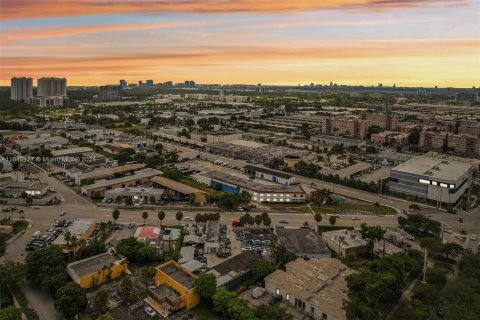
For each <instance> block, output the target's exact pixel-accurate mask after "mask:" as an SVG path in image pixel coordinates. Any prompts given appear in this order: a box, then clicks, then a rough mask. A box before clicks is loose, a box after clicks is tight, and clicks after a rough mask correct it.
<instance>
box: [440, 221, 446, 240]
mask: <svg viewBox="0 0 480 320" xmlns="http://www.w3.org/2000/svg"><path fill="white" fill-rule="evenodd" d="M444 230H445V223H442V233H441V237H440V242H442V243H443V232H444Z"/></svg>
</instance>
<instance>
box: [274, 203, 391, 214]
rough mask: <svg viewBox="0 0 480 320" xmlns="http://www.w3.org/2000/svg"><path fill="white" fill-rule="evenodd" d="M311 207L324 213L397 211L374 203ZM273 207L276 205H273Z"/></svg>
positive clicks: (304, 208)
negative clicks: (376, 205)
mask: <svg viewBox="0 0 480 320" xmlns="http://www.w3.org/2000/svg"><path fill="white" fill-rule="evenodd" d="M311 207H312V209H313V211H315V212H320V213H323V214H329V213H335V209H337V211H338V212H341V210H350V211H359V212H363V211H366V212H367V213H373V214H377V215H388V214H395V213H396V211H395V210H394V209H392V208H389V207H386V206H382V205H380V206H378V207H375V206H374V205H373V204H369V203H342V204H340V205H337V206H335V205H320V206H313V205H312V206H311ZM272 208H274V207H273V206H272ZM277 208H278V207H277ZM282 208H292V209H294V210H296V211H298V212H301V213H311V210H310V209H309V208H308V207H307V206H305V205H303V206H291V205H287V206H283V207H282Z"/></svg>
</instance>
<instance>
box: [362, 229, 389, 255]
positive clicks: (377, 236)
mask: <svg viewBox="0 0 480 320" xmlns="http://www.w3.org/2000/svg"><path fill="white" fill-rule="evenodd" d="M360 228H361V230H360V235H361V236H362V239H363V240H365V241H367V242H368V252H369V254H370V256H373V247H374V244H375V241H380V240H382V239H383V237H384V236H385V232H386V230H384V229H382V227H380V226H369V225H367V224H366V223H362V224H361V225H360Z"/></svg>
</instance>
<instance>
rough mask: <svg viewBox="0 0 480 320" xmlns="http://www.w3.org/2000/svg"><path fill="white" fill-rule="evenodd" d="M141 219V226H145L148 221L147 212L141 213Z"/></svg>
mask: <svg viewBox="0 0 480 320" xmlns="http://www.w3.org/2000/svg"><path fill="white" fill-rule="evenodd" d="M142 219H143V225H145V222H146V220H147V219H148V212H147V211H143V212H142Z"/></svg>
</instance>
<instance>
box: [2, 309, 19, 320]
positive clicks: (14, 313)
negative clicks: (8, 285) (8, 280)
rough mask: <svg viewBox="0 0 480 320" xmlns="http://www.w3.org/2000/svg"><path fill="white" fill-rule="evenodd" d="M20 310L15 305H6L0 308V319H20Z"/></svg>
mask: <svg viewBox="0 0 480 320" xmlns="http://www.w3.org/2000/svg"><path fill="white" fill-rule="evenodd" d="M21 319H22V310H21V309H18V308H15V306H8V307H5V308H3V309H0V320H21Z"/></svg>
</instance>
